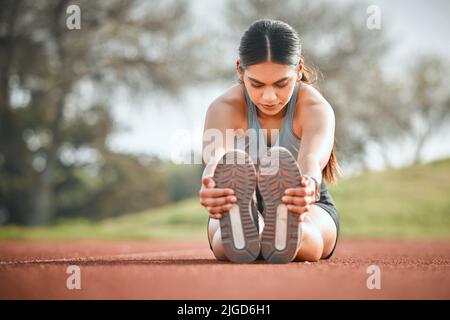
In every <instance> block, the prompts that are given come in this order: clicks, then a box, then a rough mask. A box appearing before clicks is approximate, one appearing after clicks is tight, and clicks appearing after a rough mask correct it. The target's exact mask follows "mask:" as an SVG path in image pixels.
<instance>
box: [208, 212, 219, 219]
mask: <svg viewBox="0 0 450 320" xmlns="http://www.w3.org/2000/svg"><path fill="white" fill-rule="evenodd" d="M209 216H210V217H211V218H212V219H222V215H221V214H220V213H216V214H210V215H209Z"/></svg>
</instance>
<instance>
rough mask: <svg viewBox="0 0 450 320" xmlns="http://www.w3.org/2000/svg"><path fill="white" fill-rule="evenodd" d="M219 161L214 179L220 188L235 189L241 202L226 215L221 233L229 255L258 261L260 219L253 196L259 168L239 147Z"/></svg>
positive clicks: (234, 260) (244, 260)
mask: <svg viewBox="0 0 450 320" xmlns="http://www.w3.org/2000/svg"><path fill="white" fill-rule="evenodd" d="M221 160H222V161H219V162H218V163H217V164H216V168H215V170H214V175H213V180H214V181H215V183H216V187H217V188H230V189H233V190H234V193H235V196H236V198H237V202H236V203H235V204H233V207H232V208H231V209H230V211H229V212H224V213H223V214H222V219H220V232H221V235H222V243H223V248H224V253H225V255H226V257H227V258H228V259H229V260H230V261H232V262H237V263H248V262H252V261H254V260H256V258H257V257H258V255H259V253H260V249H261V246H260V243H259V234H258V227H257V226H258V218H257V216H256V219H255V217H254V210H253V208H252V205H253V203H252V198H253V196H254V193H255V190H256V170H255V166H254V165H253V162H252V161H251V159H250V157H249V156H248V154H247V153H246V152H244V151H241V150H238V149H235V150H232V151H228V152H226V153H225V154H224V155H223V156H222V158H221Z"/></svg>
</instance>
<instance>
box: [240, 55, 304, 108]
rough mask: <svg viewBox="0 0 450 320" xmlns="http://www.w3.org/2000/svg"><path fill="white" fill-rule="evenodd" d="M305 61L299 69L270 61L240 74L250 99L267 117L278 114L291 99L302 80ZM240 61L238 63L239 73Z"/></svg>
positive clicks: (255, 65) (251, 67)
mask: <svg viewBox="0 0 450 320" xmlns="http://www.w3.org/2000/svg"><path fill="white" fill-rule="evenodd" d="M302 66H303V60H302V61H301V63H300V66H299V67H298V69H295V68H293V67H292V66H290V65H283V64H278V63H274V62H270V61H266V62H262V63H258V64H254V65H251V66H249V67H248V68H247V69H246V70H244V73H243V74H242V73H240V78H241V79H242V80H243V82H244V84H245V87H246V88H247V92H248V94H249V96H250V99H251V100H252V101H253V103H254V104H255V105H256V107H257V108H258V110H259V111H260V112H261V113H262V114H264V115H266V116H274V115H276V114H278V113H279V112H280V111H281V110H282V109H283V108H284V107H285V106H286V104H287V103H288V102H289V100H290V99H291V96H292V93H293V92H294V86H295V83H296V81H297V80H300V79H301V70H302ZM239 67H240V61H239V60H238V61H237V68H238V72H239Z"/></svg>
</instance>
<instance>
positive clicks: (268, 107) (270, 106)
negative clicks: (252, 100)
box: [262, 104, 278, 109]
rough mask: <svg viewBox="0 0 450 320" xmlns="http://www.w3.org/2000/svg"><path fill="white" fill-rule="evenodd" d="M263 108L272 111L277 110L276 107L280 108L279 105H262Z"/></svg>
mask: <svg viewBox="0 0 450 320" xmlns="http://www.w3.org/2000/svg"><path fill="white" fill-rule="evenodd" d="M262 106H263V107H264V108H267V109H272V108H275V107H277V106H278V104H272V105H268V104H262Z"/></svg>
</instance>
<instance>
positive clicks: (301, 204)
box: [199, 19, 340, 263]
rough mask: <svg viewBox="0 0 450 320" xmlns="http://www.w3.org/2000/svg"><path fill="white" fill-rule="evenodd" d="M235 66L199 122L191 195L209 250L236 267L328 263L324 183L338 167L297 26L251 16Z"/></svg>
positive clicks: (328, 203) (335, 226) (327, 113)
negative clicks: (199, 172)
mask: <svg viewBox="0 0 450 320" xmlns="http://www.w3.org/2000/svg"><path fill="white" fill-rule="evenodd" d="M236 67H237V74H238V77H239V84H236V85H234V86H232V87H231V88H229V89H228V90H227V91H226V92H224V93H223V94H222V95H221V96H219V97H218V98H216V99H215V100H214V101H213V102H212V103H211V105H210V106H209V108H208V111H207V114H206V120H205V126H204V135H203V160H204V162H205V163H206V164H207V166H206V168H205V171H204V174H203V177H202V186H201V189H200V192H199V195H200V203H201V204H202V205H203V206H204V207H205V208H206V209H207V210H208V213H209V218H208V240H209V244H210V247H211V250H212V251H213V253H214V255H215V257H216V258H217V259H218V260H229V261H232V262H240V263H248V262H252V261H254V260H256V259H261V258H264V259H265V260H267V261H268V262H269V263H288V262H291V261H318V260H320V259H328V258H330V257H331V256H332V254H333V252H334V250H335V247H336V243H337V239H338V235H339V216H338V213H337V211H336V208H335V205H334V201H333V199H332V197H331V195H330V193H329V191H328V187H327V184H326V183H325V180H326V181H327V182H329V183H332V182H335V181H336V179H337V175H338V174H339V173H340V168H339V165H338V163H337V160H336V156H335V148H334V131H335V117H334V112H333V109H332V107H331V106H330V104H329V103H328V102H327V101H326V100H325V99H324V97H323V96H322V95H321V94H320V93H319V92H318V91H317V90H316V89H315V88H314V87H313V86H312V85H311V84H312V83H313V82H314V78H315V75H314V72H312V71H311V70H310V69H309V68H308V67H307V66H305V63H304V59H303V58H302V53H301V43H300V39H299V36H298V34H297V32H296V31H295V30H294V29H293V28H292V27H291V26H290V25H288V24H287V23H284V22H282V21H278V20H269V19H264V20H258V21H256V22H254V23H253V24H252V25H251V26H250V27H249V28H248V29H247V30H246V31H245V33H244V35H243V36H242V38H241V42H240V47H239V59H238V60H237V61H236ZM230 132H232V133H234V134H233V135H230V134H229V133H230ZM212 137H214V139H212ZM212 140H214V143H211V141H212Z"/></svg>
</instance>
